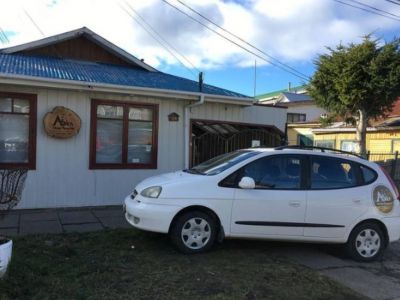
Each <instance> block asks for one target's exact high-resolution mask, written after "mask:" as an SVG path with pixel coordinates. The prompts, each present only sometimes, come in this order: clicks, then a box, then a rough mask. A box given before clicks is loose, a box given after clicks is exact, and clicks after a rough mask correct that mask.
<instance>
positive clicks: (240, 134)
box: [190, 119, 284, 166]
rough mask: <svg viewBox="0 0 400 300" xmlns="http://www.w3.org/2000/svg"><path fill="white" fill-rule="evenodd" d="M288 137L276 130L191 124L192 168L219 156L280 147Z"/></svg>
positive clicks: (207, 122) (221, 123)
mask: <svg viewBox="0 0 400 300" xmlns="http://www.w3.org/2000/svg"><path fill="white" fill-rule="evenodd" d="M283 137H284V133H283V132H282V131H280V130H279V129H278V128H276V127H275V126H271V125H258V124H249V123H237V122H225V121H210V120H197V119H192V120H191V144H190V146H191V159H190V164H191V166H194V165H197V164H199V163H201V162H203V161H206V160H208V159H210V158H213V157H215V156H218V155H221V154H224V153H228V152H231V151H234V150H238V149H244V148H249V147H257V146H261V147H276V146H280V145H281V143H282V139H283Z"/></svg>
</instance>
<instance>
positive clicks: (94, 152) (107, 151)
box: [90, 100, 158, 169]
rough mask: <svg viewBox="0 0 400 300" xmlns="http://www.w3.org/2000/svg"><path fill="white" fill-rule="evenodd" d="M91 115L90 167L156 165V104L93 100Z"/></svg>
mask: <svg viewBox="0 0 400 300" xmlns="http://www.w3.org/2000/svg"><path fill="white" fill-rule="evenodd" d="M91 118H92V127H91V157H90V168H91V169H109V168H110V169H155V168H157V128H158V126H157V120H158V106H157V105H148V104H134V103H129V102H115V101H103V100H92V116H91Z"/></svg>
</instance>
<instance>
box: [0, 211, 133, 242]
mask: <svg viewBox="0 0 400 300" xmlns="http://www.w3.org/2000/svg"><path fill="white" fill-rule="evenodd" d="M130 227H131V226H130V225H129V224H128V223H127V222H126V221H125V218H124V214H123V212H122V206H104V207H84V208H62V209H32V210H12V211H10V212H9V213H8V214H1V213H0V235H7V236H16V235H26V234H43V233H63V232H87V231H96V230H103V229H106V228H110V229H114V228H130Z"/></svg>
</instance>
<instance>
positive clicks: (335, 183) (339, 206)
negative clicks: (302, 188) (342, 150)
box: [304, 155, 370, 238]
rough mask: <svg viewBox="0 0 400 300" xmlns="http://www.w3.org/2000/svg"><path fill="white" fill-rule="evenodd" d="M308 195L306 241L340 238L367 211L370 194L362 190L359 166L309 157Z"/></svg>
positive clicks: (350, 162)
mask: <svg viewBox="0 0 400 300" xmlns="http://www.w3.org/2000/svg"><path fill="white" fill-rule="evenodd" d="M309 162H310V168H309V170H310V189H309V190H308V191H307V212H306V227H305V229H304V235H305V236H308V237H321V238H340V237H343V236H344V235H345V232H346V231H347V229H348V228H347V227H348V226H349V225H351V224H353V222H355V220H357V218H358V217H359V216H361V215H362V214H364V213H365V212H366V211H367V209H368V204H369V202H368V199H370V197H369V190H368V189H366V188H365V186H362V175H361V172H360V168H359V164H357V163H355V162H352V161H350V160H346V159H341V158H335V157H327V156H319V155H312V156H310V157H309Z"/></svg>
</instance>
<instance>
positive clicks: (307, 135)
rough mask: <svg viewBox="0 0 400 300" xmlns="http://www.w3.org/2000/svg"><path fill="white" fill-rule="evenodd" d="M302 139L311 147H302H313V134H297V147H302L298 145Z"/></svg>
mask: <svg viewBox="0 0 400 300" xmlns="http://www.w3.org/2000/svg"><path fill="white" fill-rule="evenodd" d="M302 137H304V138H306V139H309V140H310V141H311V145H304V146H305V147H309V146H314V135H313V134H301V133H299V134H298V135H297V145H299V146H303V145H300V143H301V138H302Z"/></svg>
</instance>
